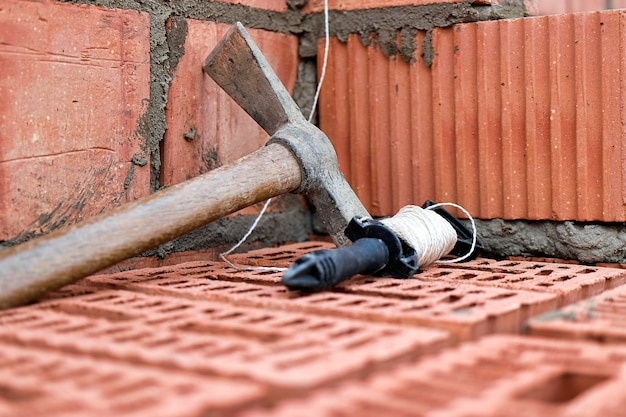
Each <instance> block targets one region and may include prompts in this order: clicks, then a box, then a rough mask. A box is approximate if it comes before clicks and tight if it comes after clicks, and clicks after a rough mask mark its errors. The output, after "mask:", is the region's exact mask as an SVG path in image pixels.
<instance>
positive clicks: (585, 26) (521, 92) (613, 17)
mask: <svg viewBox="0 0 626 417" xmlns="http://www.w3.org/2000/svg"><path fill="white" fill-rule="evenodd" d="M625 17H626V14H625V12H624V11H606V12H593V13H581V14H574V15H556V16H544V17H536V18H526V19H514V20H500V21H490V22H479V23H467V24H459V25H455V26H454V27H452V28H445V29H442V28H436V29H434V30H433V32H432V40H431V43H430V44H431V45H432V48H433V53H432V54H429V53H428V51H426V55H425V56H422V53H423V52H424V50H423V45H424V38H425V34H424V33H422V32H418V33H417V35H416V39H415V43H416V45H417V46H418V48H417V50H416V51H415V53H414V58H415V60H414V62H411V63H407V62H404V61H401V60H400V59H399V58H391V59H388V58H387V57H385V56H384V55H383V53H382V52H381V51H380V50H377V49H376V48H375V47H365V46H363V44H362V43H361V41H360V39H359V38H358V36H356V35H354V36H350V37H349V39H348V41H347V42H346V43H342V42H340V41H338V40H337V39H331V50H332V54H331V58H330V61H329V67H328V77H327V79H326V82H325V84H324V88H323V89H322V94H321V99H320V103H321V107H320V124H321V127H322V130H324V131H325V132H326V133H327V134H328V136H329V137H330V138H331V140H332V141H333V143H334V145H335V147H336V149H337V153H338V155H339V160H340V167H341V169H342V171H343V172H344V174H345V175H346V177H347V178H348V180H349V182H350V183H351V184H352V186H353V188H354V189H355V190H356V192H357V194H358V195H359V197H360V198H361V200H362V201H363V202H364V203H365V204H366V206H367V207H368V208H369V209H370V210H371V212H372V213H373V214H374V215H381V216H385V215H393V214H395V212H396V211H397V210H398V209H399V208H400V207H402V206H404V205H406V204H408V203H413V204H421V202H423V201H424V200H426V199H433V200H437V201H454V202H457V203H459V204H461V205H463V206H464V207H465V208H467V209H468V210H469V211H470V213H472V214H473V215H474V216H475V217H478V218H485V219H490V218H504V219H531V220H539V219H544V220H580V221H593V220H599V221H610V222H613V221H615V222H622V221H624V220H626V215H625V213H624V207H625V202H626V178H625V173H626V148H624V146H623V144H622V140H621V138H622V137H623V136H624V125H623V123H622V119H623V118H624V113H623V109H622V107H621V106H620V104H619V103H621V102H622V96H623V94H624V78H623V75H622V74H624V73H626V68H624V62H626V61H625V60H624V45H623V42H622V40H623V39H624V27H626V26H625V25H624V19H625ZM322 47H323V44H322V43H320V48H322ZM431 60H432V62H431ZM429 63H432V66H430V67H429V66H428V65H427V64H429ZM363 86H367V88H364V87H363ZM572 167H575V169H573V168H572Z"/></svg>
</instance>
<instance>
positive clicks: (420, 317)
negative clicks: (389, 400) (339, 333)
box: [88, 263, 558, 340]
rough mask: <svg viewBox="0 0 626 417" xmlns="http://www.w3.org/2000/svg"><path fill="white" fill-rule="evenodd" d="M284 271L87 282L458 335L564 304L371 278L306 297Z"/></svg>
mask: <svg viewBox="0 0 626 417" xmlns="http://www.w3.org/2000/svg"><path fill="white" fill-rule="evenodd" d="M469 271H471V270H469ZM281 276H282V272H273V271H266V270H258V271H243V270H235V269H232V268H230V267H227V266H225V265H222V266H221V267H220V265H219V263H206V264H205V265H202V264H201V263H194V264H190V265H185V264H182V265H178V266H173V267H168V268H163V269H149V270H143V271H127V272H122V273H118V274H114V275H100V276H94V277H90V278H89V279H88V282H89V283H91V284H93V285H100V286H105V287H109V288H118V289H125V290H132V291H143V292H150V293H154V294H163V295H169V296H177V297H186V298H190V299H194V300H215V301H220V302H228V303H230V304H235V305H245V306H254V307H258V308H271V309H276V310H280V311H283V310H286V311H294V312H303V313H313V314H319V315H325V316H331V317H337V316H340V317H347V318H351V319H358V320H365V321H367V322H370V321H375V322H382V323H394V324H396V323H407V324H412V325H417V326H426V327H434V328H439V329H444V330H448V331H450V332H451V333H452V334H453V335H454V337H455V340H467V339H473V338H477V337H480V336H482V335H485V334H489V333H495V332H519V331H520V330H521V325H522V323H523V322H524V321H525V320H527V319H528V318H530V317H532V316H535V315H537V314H541V313H543V312H546V311H550V310H552V309H555V308H556V307H557V302H558V299H557V297H556V296H555V295H553V294H548V293H536V292H529V291H522V290H509V289H500V288H489V287H481V286H473V285H466V284H458V283H454V284H450V283H447V282H435V281H425V280H421V279H408V280H399V279H393V278H373V277H356V278H354V279H352V280H350V281H346V282H345V283H343V284H341V285H340V286H339V287H338V288H337V289H336V290H335V291H332V292H331V291H327V292H322V293H316V294H311V295H307V294H300V293H297V292H290V291H288V290H287V289H286V288H285V287H283V286H282V285H280V284H279V282H280V278H281Z"/></svg>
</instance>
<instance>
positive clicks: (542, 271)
mask: <svg viewBox="0 0 626 417" xmlns="http://www.w3.org/2000/svg"><path fill="white" fill-rule="evenodd" d="M552 272H554V271H553V270H551V269H543V270H541V271H539V272H537V273H536V274H535V275H537V276H542V277H545V276H548V275H550V274H552Z"/></svg>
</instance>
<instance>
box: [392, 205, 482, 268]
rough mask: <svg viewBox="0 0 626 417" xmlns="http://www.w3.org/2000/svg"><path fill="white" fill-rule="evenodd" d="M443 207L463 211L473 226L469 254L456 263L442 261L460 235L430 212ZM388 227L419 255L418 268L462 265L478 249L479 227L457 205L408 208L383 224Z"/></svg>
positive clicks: (453, 260) (452, 260) (401, 210)
mask: <svg viewBox="0 0 626 417" xmlns="http://www.w3.org/2000/svg"><path fill="white" fill-rule="evenodd" d="M441 206H452V207H456V208H458V209H459V210H461V211H463V213H465V215H466V216H468V218H469V219H470V221H471V223H472V229H473V236H472V246H471V249H470V251H469V252H468V253H467V254H465V255H463V256H461V257H459V258H456V259H451V260H439V259H440V258H442V257H443V256H445V255H446V254H448V253H449V252H450V251H451V250H452V249H453V248H454V245H455V244H456V241H457V234H456V231H455V230H454V228H453V227H452V225H451V224H450V223H448V221H447V220H446V219H444V218H443V217H442V216H440V215H438V214H437V213H436V212H434V211H431V210H433V209H435V208H437V207H441ZM380 222H381V223H383V224H384V225H386V226H387V227H389V228H390V229H391V230H392V231H393V232H394V233H396V234H397V235H398V237H399V238H400V239H402V240H403V241H404V242H406V243H407V244H408V245H409V246H411V247H412V248H414V249H415V250H416V251H417V253H418V267H419V268H424V267H427V266H429V265H431V264H433V263H435V262H437V261H439V262H445V263H449V262H461V261H463V260H465V259H467V258H468V257H470V256H471V255H472V252H473V251H474V249H475V247H476V239H477V238H476V226H475V223H474V219H473V218H472V216H471V215H470V214H469V212H468V211H467V210H465V209H464V208H463V207H461V206H459V205H458V204H454V203H439V204H435V205H432V206H430V207H428V208H426V209H423V208H421V207H419V206H405V207H403V208H402V209H400V211H399V212H398V213H397V214H396V215H395V216H393V217H390V218H387V219H382V220H381V221H380Z"/></svg>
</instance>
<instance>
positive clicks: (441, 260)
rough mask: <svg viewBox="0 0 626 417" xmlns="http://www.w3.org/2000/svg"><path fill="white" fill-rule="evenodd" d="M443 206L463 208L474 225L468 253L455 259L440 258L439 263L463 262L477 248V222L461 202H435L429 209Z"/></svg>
mask: <svg viewBox="0 0 626 417" xmlns="http://www.w3.org/2000/svg"><path fill="white" fill-rule="evenodd" d="M443 206H450V207H454V208H457V209H459V210H461V211H462V212H463V214H465V216H467V219H468V220H469V221H470V224H471V225H472V245H471V246H470V248H469V250H468V251H467V253H466V254H465V255H463V256H460V257H458V258H454V259H440V260H439V261H438V262H439V263H444V264H453V263H457V262H463V261H464V260H466V259H467V258H469V257H470V256H472V254H473V253H474V250H475V249H476V242H477V240H478V231H477V230H476V222H475V221H474V218H473V217H472V215H471V214H470V213H469V211H467V210H465V208H464V207H463V206H461V205H459V204H455V203H437V204H433V205H432V206H429V207H428V210H434V209H436V208H437V207H443Z"/></svg>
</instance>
